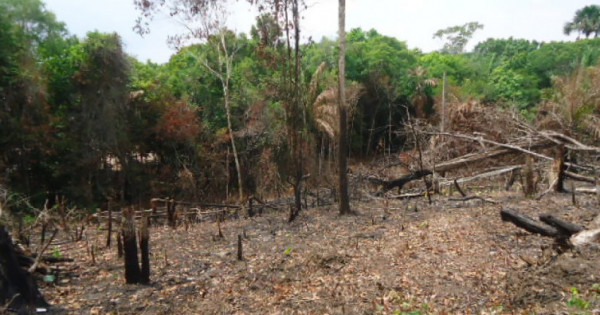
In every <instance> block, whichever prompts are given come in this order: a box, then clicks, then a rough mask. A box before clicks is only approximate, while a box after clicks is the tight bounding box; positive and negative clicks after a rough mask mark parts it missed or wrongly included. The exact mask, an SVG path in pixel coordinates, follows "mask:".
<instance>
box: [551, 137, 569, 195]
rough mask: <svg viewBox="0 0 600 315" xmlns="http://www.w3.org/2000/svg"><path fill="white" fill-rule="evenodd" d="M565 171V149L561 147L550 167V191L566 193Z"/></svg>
mask: <svg viewBox="0 0 600 315" xmlns="http://www.w3.org/2000/svg"><path fill="white" fill-rule="evenodd" d="M564 169H565V147H564V146H561V147H560V148H558V149H557V150H556V154H555V157H554V161H552V166H551V167H550V173H549V179H548V182H549V183H550V187H549V188H548V189H549V190H551V191H553V192H564V191H565V188H564V184H563V182H564V178H565V174H564Z"/></svg>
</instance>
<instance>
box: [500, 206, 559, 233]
mask: <svg viewBox="0 0 600 315" xmlns="http://www.w3.org/2000/svg"><path fill="white" fill-rule="evenodd" d="M500 217H501V218H502V221H509V222H512V223H513V224H514V225H516V226H518V227H520V228H522V229H525V230H526V231H529V232H531V233H536V234H540V235H543V236H549V237H554V238H563V237H564V236H565V235H564V234H562V233H561V232H560V231H559V230H558V229H557V228H555V227H552V226H549V225H545V224H543V223H540V222H539V221H536V220H534V219H533V218H531V217H529V216H527V215H524V214H521V213H519V212H517V211H515V210H512V209H508V208H505V209H502V210H500Z"/></svg>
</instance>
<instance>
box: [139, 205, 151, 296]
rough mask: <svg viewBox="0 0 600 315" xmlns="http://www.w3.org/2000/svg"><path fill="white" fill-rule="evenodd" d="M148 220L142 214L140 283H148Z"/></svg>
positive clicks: (146, 215) (146, 216) (145, 215)
mask: <svg viewBox="0 0 600 315" xmlns="http://www.w3.org/2000/svg"><path fill="white" fill-rule="evenodd" d="M149 220H150V218H149V217H148V214H146V213H145V212H144V214H143V215H142V228H141V229H140V252H141V259H142V269H141V275H140V283H143V284H148V283H150V233H149V231H148V223H149Z"/></svg>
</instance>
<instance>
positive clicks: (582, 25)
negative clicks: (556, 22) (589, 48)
mask: <svg viewBox="0 0 600 315" xmlns="http://www.w3.org/2000/svg"><path fill="white" fill-rule="evenodd" d="M574 31H577V32H579V34H583V35H585V38H589V37H590V35H592V34H594V37H598V34H599V33H600V6H598V5H596V4H593V5H588V6H585V7H584V8H582V9H579V10H577V12H575V16H574V17H573V20H572V21H571V22H567V23H566V24H565V27H564V32H565V34H566V35H569V34H571V33H572V32H574Z"/></svg>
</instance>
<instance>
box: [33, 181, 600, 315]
mask: <svg viewBox="0 0 600 315" xmlns="http://www.w3.org/2000/svg"><path fill="white" fill-rule="evenodd" d="M471 192H472V193H473V194H478V195H480V196H485V197H487V198H494V199H495V200H497V201H499V202H500V203H499V204H498V205H494V204H489V203H486V204H484V203H482V202H481V201H480V200H472V201H467V202H462V201H449V200H448V197H447V196H442V195H440V196H434V197H433V203H432V204H431V205H429V204H428V203H427V201H426V200H424V198H419V199H411V200H391V199H390V200H387V201H386V200H385V199H376V200H370V201H369V202H363V203H353V204H352V207H353V209H355V210H356V211H357V212H358V214H357V215H353V216H344V217H340V216H338V215H337V212H336V209H335V207H334V206H326V207H317V208H312V209H308V210H306V211H303V212H302V214H301V216H300V217H299V218H298V219H297V220H296V221H295V222H293V223H291V224H290V223H287V221H286V219H287V215H286V214H285V213H283V212H270V213H266V214H264V215H263V216H261V217H254V218H250V219H239V220H227V221H225V222H224V223H223V224H222V229H223V233H224V235H225V238H224V239H218V238H217V237H216V235H217V225H216V223H215V222H212V221H211V222H201V223H196V224H193V225H189V226H188V228H187V229H186V227H185V226H180V227H178V228H177V229H175V230H174V229H172V228H169V227H166V226H163V225H161V226H154V227H152V229H151V240H150V243H151V268H152V269H151V270H152V274H151V279H152V283H151V284H150V285H147V286H144V285H126V284H125V283H124V282H125V281H124V270H123V263H122V261H121V260H120V259H118V258H117V255H116V254H117V253H116V252H117V250H116V246H113V248H110V249H106V248H103V245H104V244H105V242H106V232H105V231H103V230H102V229H100V228H96V229H93V228H90V229H88V231H87V232H86V238H85V240H84V241H81V242H78V243H69V244H64V245H60V246H57V247H56V248H55V249H54V251H55V252H59V253H60V254H61V255H63V256H64V257H70V258H74V259H75V262H73V263H63V264H61V270H62V271H61V272H60V273H59V275H58V279H57V281H56V283H54V284H45V285H42V288H41V289H42V291H43V294H44V295H45V296H46V298H47V299H48V300H49V302H50V303H51V304H53V305H55V306H58V307H60V308H61V309H62V311H60V313H68V314H107V313H110V314H169V313H171V314H217V313H226V314H233V313H239V314H259V313H262V314H277V313H282V314H290V313H298V314H325V313H327V314H374V313H381V314H402V313H412V314H427V313H436V314H440V313H482V314H505V313H507V314H510V313H523V312H527V313H528V312H534V313H561V312H566V313H571V312H590V313H591V312H593V311H595V308H596V307H598V306H600V299H599V298H597V293H598V291H597V290H598V283H600V271H599V269H598V268H597V262H598V259H599V258H600V257H599V256H600V255H599V254H598V253H599V252H598V250H597V249H594V248H590V249H584V250H579V251H573V250H567V251H566V252H562V253H561V249H560V248H557V247H556V246H555V245H554V244H553V240H552V239H549V238H544V237H540V236H537V235H532V234H529V233H527V232H524V231H522V230H520V229H519V228H517V227H515V226H514V225H512V224H510V223H505V222H502V221H501V220H500V215H499V211H500V209H501V207H502V206H504V207H511V208H513V209H516V210H518V211H521V212H523V213H526V214H528V215H530V216H533V217H536V216H537V215H539V214H541V213H550V214H553V215H556V216H559V217H561V218H564V219H566V220H570V221H572V222H575V223H579V224H583V225H589V224H590V223H591V221H592V220H593V219H594V218H595V216H596V215H597V214H598V206H597V203H596V201H595V199H594V198H592V197H591V196H590V197H587V196H578V206H574V205H572V202H571V197H570V195H568V194H554V195H548V196H545V197H544V198H543V199H542V200H541V201H535V200H533V199H530V198H524V197H522V195H521V194H520V193H519V192H508V193H507V192H501V191H499V190H495V189H494V190H487V191H486V190H482V191H475V190H471ZM238 234H242V235H243V252H244V260H243V261H238V260H237V235H238ZM113 244H114V242H113ZM92 248H95V251H96V254H95V255H94V256H95V264H93V262H92V255H91V253H90V250H91V249H92ZM573 288H576V289H577V291H578V293H577V294H573V291H572V290H573Z"/></svg>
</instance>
